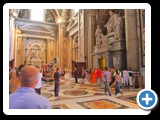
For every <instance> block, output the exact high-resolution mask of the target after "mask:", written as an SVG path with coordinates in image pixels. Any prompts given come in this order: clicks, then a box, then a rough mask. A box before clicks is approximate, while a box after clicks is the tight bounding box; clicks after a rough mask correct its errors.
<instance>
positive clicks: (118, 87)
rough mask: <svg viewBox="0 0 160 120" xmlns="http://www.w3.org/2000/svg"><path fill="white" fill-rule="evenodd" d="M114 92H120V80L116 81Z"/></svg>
mask: <svg viewBox="0 0 160 120" xmlns="http://www.w3.org/2000/svg"><path fill="white" fill-rule="evenodd" d="M115 91H116V92H115V94H117V93H122V92H121V91H120V82H116V85H115Z"/></svg>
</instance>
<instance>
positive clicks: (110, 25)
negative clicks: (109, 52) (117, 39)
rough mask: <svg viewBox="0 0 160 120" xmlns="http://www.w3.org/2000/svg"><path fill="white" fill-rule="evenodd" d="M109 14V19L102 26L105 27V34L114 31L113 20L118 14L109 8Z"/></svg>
mask: <svg viewBox="0 0 160 120" xmlns="http://www.w3.org/2000/svg"><path fill="white" fill-rule="evenodd" d="M109 15H110V18H109V21H108V22H107V24H105V25H104V27H106V28H107V34H108V33H111V32H114V24H115V21H116V19H117V17H118V14H115V13H114V12H113V11H111V10H110V11H109Z"/></svg>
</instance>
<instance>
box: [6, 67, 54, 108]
mask: <svg viewBox="0 0 160 120" xmlns="http://www.w3.org/2000/svg"><path fill="white" fill-rule="evenodd" d="M38 75H39V70H38V69H37V68H36V67H35V66H25V67H24V68H22V70H21V74H20V77H19V79H20V82H21V88H19V89H18V90H17V91H16V92H14V93H12V94H10V95H9V109H50V108H51V105H50V103H49V102H48V100H47V99H46V98H45V97H43V96H41V95H39V94H37V93H36V92H35V86H36V84H37V82H38Z"/></svg>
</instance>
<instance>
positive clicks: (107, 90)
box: [104, 81, 111, 96]
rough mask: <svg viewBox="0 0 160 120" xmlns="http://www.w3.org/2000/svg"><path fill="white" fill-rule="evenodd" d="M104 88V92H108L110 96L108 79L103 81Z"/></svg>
mask: <svg viewBox="0 0 160 120" xmlns="http://www.w3.org/2000/svg"><path fill="white" fill-rule="evenodd" d="M104 87H105V88H104V90H105V93H106V92H108V93H109V95H110V96H111V90H110V87H109V82H108V81H104Z"/></svg>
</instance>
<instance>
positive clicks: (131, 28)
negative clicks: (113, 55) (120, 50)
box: [125, 9, 139, 69]
mask: <svg viewBox="0 0 160 120" xmlns="http://www.w3.org/2000/svg"><path fill="white" fill-rule="evenodd" d="M136 15H137V13H136V9H125V31H126V53H127V67H132V68H137V69H138V68H139V67H138V66H139V65H138V36H137V21H136V20H137V19H136V18H137V16H136Z"/></svg>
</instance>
